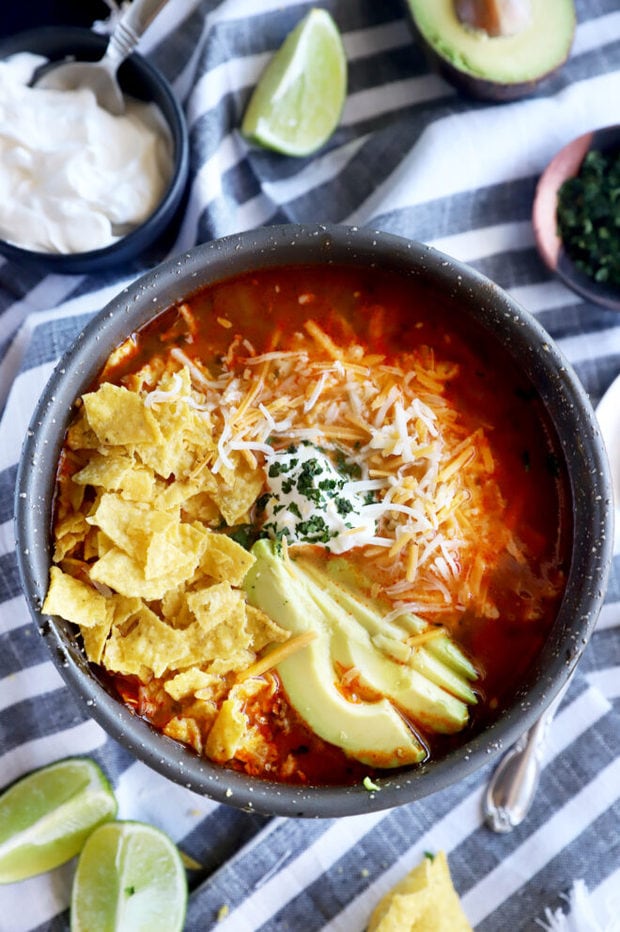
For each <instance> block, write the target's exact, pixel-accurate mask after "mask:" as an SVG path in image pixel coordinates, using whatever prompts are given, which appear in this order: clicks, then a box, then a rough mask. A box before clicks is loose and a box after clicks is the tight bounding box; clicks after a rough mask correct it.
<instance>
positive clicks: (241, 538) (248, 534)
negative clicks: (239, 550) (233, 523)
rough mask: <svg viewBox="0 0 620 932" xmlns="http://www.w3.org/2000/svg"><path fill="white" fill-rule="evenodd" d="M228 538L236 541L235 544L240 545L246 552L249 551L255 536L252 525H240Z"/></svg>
mask: <svg viewBox="0 0 620 932" xmlns="http://www.w3.org/2000/svg"><path fill="white" fill-rule="evenodd" d="M228 536H229V537H231V538H232V539H233V540H234V541H236V543H238V544H241V546H242V547H244V548H245V549H246V550H249V549H250V548H251V547H252V544H253V543H254V540H255V537H256V534H255V531H254V526H253V525H252V524H240V525H239V526H238V527H236V528H234V529H233V530H232V531H231V532H230V534H229V535H228Z"/></svg>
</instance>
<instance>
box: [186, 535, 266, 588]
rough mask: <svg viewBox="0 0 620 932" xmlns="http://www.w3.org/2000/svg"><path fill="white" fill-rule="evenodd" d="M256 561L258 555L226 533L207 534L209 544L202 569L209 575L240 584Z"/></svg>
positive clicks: (233, 584) (220, 580) (221, 580)
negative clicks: (249, 551) (254, 554)
mask: <svg viewBox="0 0 620 932" xmlns="http://www.w3.org/2000/svg"><path fill="white" fill-rule="evenodd" d="M255 562H256V557H255V556H253V555H252V554H251V553H248V551H247V550H245V549H244V548H243V547H242V546H241V544H238V543H237V542H236V541H235V540H233V539H232V537H228V536H227V535H226V534H215V533H213V532H211V533H210V534H208V535H207V545H206V548H205V551H204V553H203V555H202V557H201V560H200V569H201V570H202V571H203V573H206V574H207V576H212V577H213V579H217V580H218V581H219V582H229V583H230V585H231V586H240V585H241V584H242V583H243V580H244V578H245V574H246V573H247V571H248V570H249V569H250V567H251V566H252V565H253V564H254V563H255Z"/></svg>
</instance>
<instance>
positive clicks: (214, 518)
mask: <svg viewBox="0 0 620 932" xmlns="http://www.w3.org/2000/svg"><path fill="white" fill-rule="evenodd" d="M209 475H210V474H209ZM182 511H183V516H184V518H185V519H186V520H189V521H200V522H201V523H202V524H206V525H208V526H210V527H218V526H219V524H220V523H221V521H222V516H221V514H220V509H219V508H218V507H217V505H216V504H215V502H214V501H213V499H212V498H211V496H210V495H209V493H208V492H198V494H197V495H192V497H191V498H188V499H186V501H184V502H183V504H182Z"/></svg>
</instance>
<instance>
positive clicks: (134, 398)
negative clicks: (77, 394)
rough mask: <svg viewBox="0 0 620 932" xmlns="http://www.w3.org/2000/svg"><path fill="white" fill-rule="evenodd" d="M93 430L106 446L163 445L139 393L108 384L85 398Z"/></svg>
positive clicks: (130, 447)
mask: <svg viewBox="0 0 620 932" xmlns="http://www.w3.org/2000/svg"><path fill="white" fill-rule="evenodd" d="M82 401H83V403H84V409H85V411H86V418H87V421H88V424H89V426H90V427H91V428H92V430H93V431H94V432H95V434H96V435H97V439H98V440H99V443H100V444H102V445H103V446H125V447H129V449H133V448H134V446H135V445H136V444H149V443H157V444H161V443H163V438H162V434H161V431H160V429H159V425H158V424H157V421H156V420H155V418H154V417H153V414H152V412H151V411H149V409H148V408H147V407H146V406H145V404H144V401H143V399H142V398H141V397H140V396H139V395H137V394H136V393H135V392H130V391H127V389H126V388H123V387H122V386H121V385H113V384H112V383H111V382H104V383H103V384H102V385H100V386H99V388H98V389H97V391H96V392H89V393H88V394H86V395H83V396H82Z"/></svg>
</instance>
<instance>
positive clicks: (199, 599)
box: [187, 582, 247, 634]
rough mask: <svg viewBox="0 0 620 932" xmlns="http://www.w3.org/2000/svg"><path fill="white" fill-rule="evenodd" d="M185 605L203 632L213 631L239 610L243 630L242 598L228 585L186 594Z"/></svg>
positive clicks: (243, 610) (210, 587)
mask: <svg viewBox="0 0 620 932" xmlns="http://www.w3.org/2000/svg"><path fill="white" fill-rule="evenodd" d="M187 605H188V607H189V610H190V611H191V612H192V614H193V615H194V618H195V619H196V621H197V622H198V624H199V625H200V627H201V629H202V631H203V632H206V631H211V630H213V629H214V628H215V627H217V625H219V624H221V623H222V622H223V621H224V622H225V621H227V620H228V619H229V618H231V616H232V615H236V613H237V612H238V610H239V609H241V610H242V627H243V629H244V630H245V605H244V602H243V596H242V594H241V592H239V591H238V590H237V589H233V588H232V587H231V586H230V585H229V584H228V583H225V582H222V583H216V584H215V585H214V586H206V587H205V588H203V589H196V590H195V591H194V592H188V594H187ZM246 634H247V632H246Z"/></svg>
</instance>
